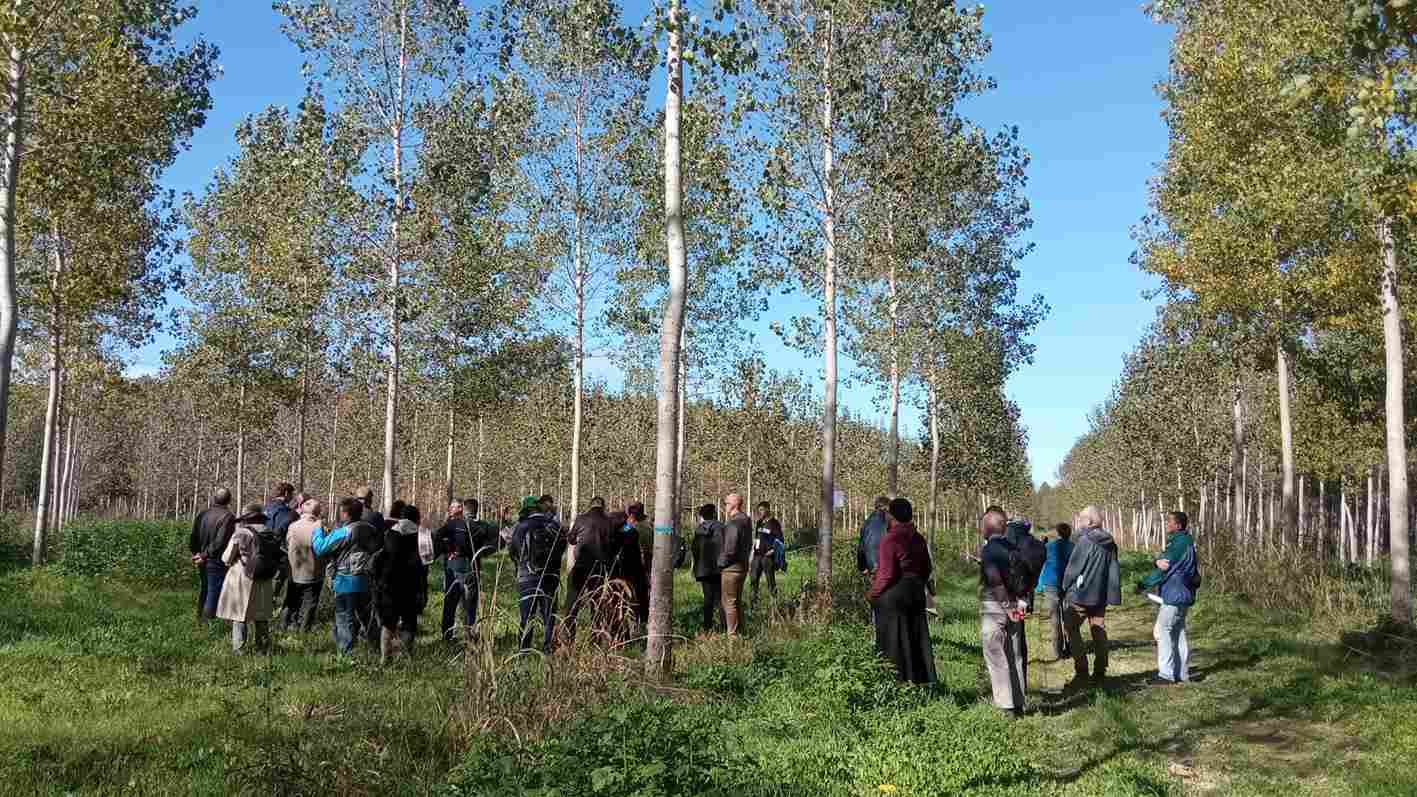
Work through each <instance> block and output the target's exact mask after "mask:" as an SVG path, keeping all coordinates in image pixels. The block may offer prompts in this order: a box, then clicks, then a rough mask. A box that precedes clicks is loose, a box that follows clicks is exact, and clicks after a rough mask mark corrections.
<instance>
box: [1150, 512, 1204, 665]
mask: <svg viewBox="0 0 1417 797" xmlns="http://www.w3.org/2000/svg"><path fill="white" fill-rule="evenodd" d="M1186 526H1187V519H1186V513H1185V512H1170V513H1168V514H1167V515H1166V550H1165V551H1163V552H1162V554H1161V555H1160V556H1158V557H1157V558H1156V567H1155V568H1154V569H1153V570H1152V571H1151V573H1149V574H1148V575H1147V576H1146V577H1145V578H1143V579H1142V580H1141V581H1140V582H1138V583H1137V592H1139V593H1144V592H1146V591H1147V590H1149V589H1151V588H1153V587H1156V588H1157V592H1158V595H1159V596H1160V598H1161V611H1159V612H1157V614H1156V626H1155V627H1154V628H1153V629H1152V636H1154V637H1156V675H1155V676H1153V677H1151V678H1150V679H1148V680H1147V683H1148V684H1150V685H1152V686H1170V685H1172V684H1176V683H1184V682H1186V681H1189V680H1191V674H1190V669H1189V668H1188V666H1187V665H1188V663H1189V660H1190V657H1191V647H1190V644H1189V643H1188V642H1187V641H1186V614H1187V613H1188V612H1189V611H1190V608H1191V606H1192V605H1194V604H1195V602H1196V588H1197V587H1199V586H1200V577H1199V575H1200V568H1199V565H1198V563H1197V561H1196V544H1195V540H1194V539H1192V537H1191V532H1190V530H1189V529H1188V528H1186Z"/></svg>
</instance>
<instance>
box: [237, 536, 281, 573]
mask: <svg viewBox="0 0 1417 797" xmlns="http://www.w3.org/2000/svg"><path fill="white" fill-rule="evenodd" d="M255 537H256V546H255V550H254V551H253V552H252V553H251V558H250V559H249V560H248V561H247V562H246V565H245V566H246V575H248V576H250V577H251V580H252V581H269V580H271V579H272V578H275V574H276V573H278V572H280V566H281V562H282V561H283V560H284V559H285V552H284V551H282V550H281V549H280V538H279V537H277V536H276V533H275V532H274V531H272V530H270V529H264V528H263V529H261V530H260V531H258V532H256V533H255Z"/></svg>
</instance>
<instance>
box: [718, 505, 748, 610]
mask: <svg viewBox="0 0 1417 797" xmlns="http://www.w3.org/2000/svg"><path fill="white" fill-rule="evenodd" d="M723 511H724V513H725V514H727V515H728V522H727V523H726V524H725V525H724V527H723V542H722V543H721V545H720V547H719V551H718V569H719V580H720V585H721V588H722V590H723V596H722V601H723V617H724V620H723V624H724V626H725V627H726V630H727V631H728V634H729V635H730V636H737V634H738V628H739V626H740V625H741V624H742V622H743V609H742V602H743V582H744V581H746V580H747V578H748V559H749V558H750V557H751V556H752V553H753V521H752V520H751V519H750V518H749V517H748V516H747V515H746V514H744V512H743V498H742V496H740V495H738V494H737V493H729V494H728V497H727V498H724V499H723Z"/></svg>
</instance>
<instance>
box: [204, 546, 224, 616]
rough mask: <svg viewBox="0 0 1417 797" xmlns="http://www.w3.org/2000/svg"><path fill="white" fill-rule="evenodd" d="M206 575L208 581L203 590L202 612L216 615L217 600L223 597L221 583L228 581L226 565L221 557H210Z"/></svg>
mask: <svg viewBox="0 0 1417 797" xmlns="http://www.w3.org/2000/svg"><path fill="white" fill-rule="evenodd" d="M204 575H205V576H206V580H207V583H206V589H205V590H203V592H202V596H203V602H202V613H203V614H204V615H205V616H207V617H216V605H217V601H219V600H220V599H221V585H222V584H225V583H226V565H225V564H223V563H222V561H221V560H220V559H208V560H207V566H206V570H205V573H204Z"/></svg>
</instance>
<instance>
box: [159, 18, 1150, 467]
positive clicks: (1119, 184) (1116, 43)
mask: <svg viewBox="0 0 1417 797" xmlns="http://www.w3.org/2000/svg"><path fill="white" fill-rule="evenodd" d="M200 7H201V13H200V16H199V17H198V20H197V22H196V23H195V25H194V29H195V30H199V31H200V32H201V33H202V34H203V35H205V36H206V37H207V38H208V39H209V40H211V41H213V42H214V43H216V44H217V45H218V46H219V47H220V48H221V65H222V68H223V75H222V77H221V78H220V79H219V80H218V81H217V82H216V84H215V85H214V86H213V95H214V98H215V108H214V109H213V110H212V112H211V114H210V116H209V118H208V121H207V125H206V127H205V128H204V129H202V130H201V131H199V132H198V133H197V135H196V137H195V139H194V141H193V145H192V148H191V150H190V151H189V152H186V153H184V154H183V155H182V156H181V158H180V159H179V160H178V162H177V163H176V164H175V165H174V166H173V168H172V169H171V171H170V172H169V173H168V175H167V177H166V182H167V184H168V185H169V186H170V187H171V188H173V189H175V190H177V191H179V192H182V191H192V192H199V191H200V190H201V189H202V187H203V186H204V185H205V184H206V182H207V180H208V179H209V177H210V176H211V173H212V170H213V169H214V168H216V167H217V166H218V165H220V164H222V163H223V162H225V160H226V159H227V158H228V157H229V156H230V155H231V153H232V150H233V147H234V144H233V138H232V134H233V131H234V130H235V127H236V124H237V123H238V122H239V121H240V120H241V119H242V118H244V117H245V116H248V115H250V114H252V113H255V112H257V111H259V110H261V109H262V108H264V107H266V106H267V105H271V104H282V105H294V103H295V102H297V101H298V100H299V98H300V96H301V95H302V93H303V83H302V81H301V78H300V64H301V57H300V54H299V53H298V52H297V51H296V50H295V48H294V47H293V46H291V45H290V43H289V42H288V41H287V40H286V38H285V36H284V35H283V34H282V33H281V32H280V30H279V25H280V17H279V15H277V14H276V13H274V12H273V11H271V9H270V4H269V3H268V2H265V1H264V0H203V2H202V3H201V6H200ZM984 20H985V26H986V28H987V29H988V31H989V33H990V34H991V36H992V38H993V53H992V55H991V56H990V57H989V59H988V61H987V62H986V64H985V71H986V72H987V73H989V74H991V75H992V76H994V77H995V78H996V79H997V80H998V83H999V88H998V90H996V91H995V92H993V93H992V94H990V95H988V96H985V97H981V98H977V99H974V100H971V101H970V103H969V105H968V106H967V112H968V113H969V115H970V116H972V117H973V118H974V119H975V120H977V121H978V122H980V123H981V124H983V125H984V126H985V127H987V128H991V129H997V128H998V127H1001V126H1003V125H1009V124H1013V125H1018V127H1019V128H1020V131H1021V138H1022V141H1023V144H1024V146H1026V147H1027V148H1028V149H1029V151H1030V152H1031V153H1032V155H1033V164H1032V167H1031V170H1030V180H1029V188H1028V196H1029V199H1030V200H1031V202H1032V205H1033V216H1034V222H1035V224H1034V228H1033V230H1032V233H1031V238H1032V240H1033V242H1034V243H1035V244H1036V249H1035V251H1034V253H1033V254H1032V255H1031V256H1030V257H1029V258H1028V259H1027V260H1026V261H1025V262H1024V263H1023V266H1022V271H1023V283H1022V289H1023V290H1022V292H1023V294H1024V295H1025V296H1027V295H1031V294H1034V293H1041V294H1042V295H1043V296H1044V297H1045V298H1046V299H1047V301H1048V303H1049V304H1050V305H1051V306H1052V312H1051V314H1050V316H1049V318H1048V320H1047V321H1046V322H1045V323H1044V324H1043V325H1042V326H1041V327H1040V328H1039V329H1038V331H1037V334H1036V335H1035V342H1036V344H1037V347H1038V352H1037V356H1036V359H1035V362H1034V364H1033V365H1032V366H1029V367H1026V368H1024V369H1023V370H1022V371H1020V372H1019V373H1018V374H1017V375H1015V376H1014V378H1013V379H1012V380H1011V382H1010V384H1009V395H1010V396H1011V397H1012V398H1013V399H1014V400H1015V401H1017V402H1018V403H1019V405H1020V406H1021V407H1022V409H1023V418H1024V422H1025V423H1026V424H1027V426H1028V429H1029V456H1030V459H1031V460H1032V464H1033V475H1034V481H1035V482H1041V481H1044V480H1051V479H1052V477H1053V474H1054V471H1055V470H1056V468H1057V465H1058V463H1059V462H1060V461H1061V459H1062V457H1063V455H1064V454H1066V453H1067V451H1068V449H1069V448H1070V447H1071V446H1072V443H1073V441H1074V440H1076V439H1077V437H1078V436H1079V435H1080V434H1081V433H1082V432H1084V431H1085V430H1086V428H1087V421H1086V417H1087V413H1088V411H1089V410H1090V409H1091V408H1092V407H1093V406H1094V405H1096V404H1097V403H1098V402H1100V401H1101V400H1102V399H1103V398H1105V396H1106V395H1107V392H1108V390H1109V389H1110V387H1111V385H1112V382H1113V380H1114V379H1115V378H1116V376H1117V373H1118V370H1119V367H1120V362H1121V356H1122V354H1123V353H1124V352H1126V351H1127V350H1128V349H1130V348H1131V346H1132V345H1133V343H1135V341H1136V340H1137V339H1138V337H1139V336H1140V334H1141V332H1142V331H1143V329H1144V328H1145V326H1146V325H1147V323H1149V322H1150V320H1151V318H1152V314H1153V305H1152V303H1151V302H1148V301H1146V300H1145V299H1144V298H1143V296H1142V294H1143V292H1144V291H1146V290H1148V289H1150V288H1154V287H1155V286H1156V282H1155V280H1153V279H1151V278H1149V277H1146V276H1144V275H1142V274H1140V273H1138V272H1137V271H1136V269H1134V268H1133V267H1132V266H1131V265H1129V264H1128V262H1127V258H1128V257H1129V255H1130V254H1131V252H1132V250H1133V243H1132V240H1131V237H1130V231H1131V227H1132V225H1133V224H1134V223H1135V222H1136V221H1137V220H1138V219H1139V218H1140V217H1141V215H1142V214H1143V213H1144V212H1145V208H1146V181H1147V178H1148V176H1149V175H1150V174H1151V173H1152V172H1153V170H1154V168H1155V164H1156V163H1157V162H1158V161H1159V160H1160V159H1161V158H1162V156H1163V155H1164V154H1165V147H1166V129H1165V126H1164V125H1163V124H1162V122H1161V120H1160V118H1159V116H1158V113H1159V111H1160V107H1161V106H1160V103H1159V102H1158V101H1157V99H1156V96H1155V93H1154V91H1153V88H1152V87H1153V84H1154V83H1155V82H1156V81H1157V80H1158V79H1160V78H1161V77H1162V76H1163V75H1164V73H1165V69H1166V59H1167V46H1168V41H1169V35H1170V33H1169V30H1167V29H1165V28H1162V27H1160V26H1157V25H1155V24H1153V23H1152V22H1151V21H1150V20H1149V19H1148V18H1147V17H1146V16H1145V15H1144V14H1143V13H1142V12H1141V10H1140V9H1139V3H1138V2H1137V0H1131V2H1127V1H1126V0H1089V1H1088V2H1085V3H1040V2H1036V0H1008V1H1007V2H1001V3H1000V4H999V5H997V6H993V5H990V6H986V7H985V16H984ZM771 337H772V336H771V335H770V334H769V333H766V332H762V333H760V334H759V336H758V338H759V342H760V343H761V344H762V348H763V350H764V352H765V354H766V355H767V357H768V358H769V361H770V363H771V364H772V365H773V366H774V367H777V368H781V369H784V370H801V371H804V372H806V373H808V374H815V373H817V372H818V368H819V365H818V364H816V363H812V362H808V361H806V360H803V359H802V358H801V357H800V356H798V355H797V354H795V353H792V352H789V351H787V350H786V349H784V348H782V347H781V345H780V344H778V343H777V341H775V340H772V339H771ZM169 344H170V341H165V340H160V341H158V342H157V343H156V344H155V345H154V346H151V347H149V348H147V349H145V350H143V351H141V352H139V353H138V354H137V356H136V362H135V363H134V367H133V370H134V371H135V372H144V371H150V370H152V369H154V368H155V366H156V365H157V362H158V359H159V356H160V354H159V352H160V350H161V348H162V347H163V346H165V345H169ZM847 369H848V376H849V372H850V366H849V364H848V366H847ZM844 404H845V405H847V406H849V407H851V408H852V409H853V410H855V411H860V412H866V413H874V412H875V411H874V409H873V407H872V405H871V393H870V391H869V390H868V389H867V388H865V387H863V386H860V385H859V384H858V385H852V386H849V387H848V388H847V389H846V393H845V396H844ZM906 423H907V429H906V430H905V431H907V432H909V433H914V432H915V431H916V430H918V428H919V427H918V423H919V418H918V416H917V415H916V414H914V413H908V414H907V417H906Z"/></svg>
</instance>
